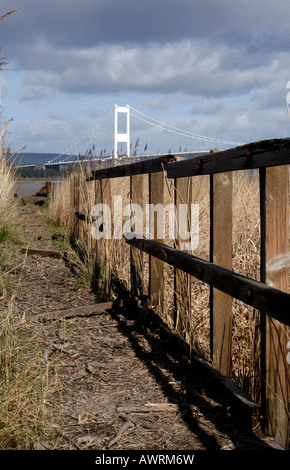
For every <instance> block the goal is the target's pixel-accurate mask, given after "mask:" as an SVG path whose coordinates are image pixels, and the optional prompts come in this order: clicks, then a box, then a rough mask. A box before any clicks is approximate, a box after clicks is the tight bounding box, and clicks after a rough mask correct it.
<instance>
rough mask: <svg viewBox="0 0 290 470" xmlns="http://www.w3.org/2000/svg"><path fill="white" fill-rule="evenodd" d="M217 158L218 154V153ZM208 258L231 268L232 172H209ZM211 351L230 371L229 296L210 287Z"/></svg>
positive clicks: (217, 362) (224, 371) (215, 363)
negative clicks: (213, 173) (209, 216)
mask: <svg viewBox="0 0 290 470" xmlns="http://www.w3.org/2000/svg"><path fill="white" fill-rule="evenodd" d="M217 158H218V157H217ZM210 206H211V207H210V209H211V221H210V225H211V227H210V231H211V234H210V260H211V262H213V263H215V264H218V265H219V266H222V267H223V268H227V269H230V270H231V269H232V173H231V172H226V173H218V174H215V175H211V176H210ZM210 316H211V318H210V320H211V355H212V361H213V366H214V367H215V368H216V369H217V370H218V371H219V372H221V373H222V374H223V375H225V376H227V377H229V376H230V373H231V345H232V298H231V297H230V296H229V295H227V294H225V293H223V292H221V291H219V290H217V289H214V288H212V287H211V289H210Z"/></svg>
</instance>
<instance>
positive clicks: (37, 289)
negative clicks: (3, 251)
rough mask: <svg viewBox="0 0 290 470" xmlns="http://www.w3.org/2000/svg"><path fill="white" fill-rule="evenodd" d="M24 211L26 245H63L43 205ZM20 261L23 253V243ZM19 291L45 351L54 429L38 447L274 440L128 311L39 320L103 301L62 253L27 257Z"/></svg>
mask: <svg viewBox="0 0 290 470" xmlns="http://www.w3.org/2000/svg"><path fill="white" fill-rule="evenodd" d="M24 209H25V210H24V211H23V213H22V214H21V217H20V221H21V225H22V234H23V236H22V238H23V241H24V246H26V245H27V246H30V247H33V248H46V249H51V248H57V242H56V241H54V240H53V239H52V234H53V232H52V229H51V227H49V226H48V225H47V224H46V222H45V220H44V216H43V214H41V212H40V211H38V209H35V208H32V209H31V208H30V206H25V207H24ZM15 257H16V260H18V261H19V262H21V260H22V261H23V258H24V254H23V253H21V250H20V249H19V252H18V253H15ZM21 276H22V277H21V283H20V287H19V290H18V293H17V306H18V310H19V313H20V314H21V316H22V318H23V327H24V328H25V334H26V335H27V338H29V340H30V341H31V344H32V345H33V348H32V349H33V351H34V354H35V355H36V358H37V356H38V357H40V360H41V364H42V366H43V371H44V377H45V385H46V389H47V392H46V393H47V399H46V408H47V419H48V425H49V426H48V427H49V429H50V431H51V434H50V435H47V437H44V438H43V437H41V438H40V441H39V442H37V443H35V449H51V450H52V449H57V450H77V449H80V450H83V449H88V450H107V449H109V450H219V449H220V450H221V449H225V450H232V449H240V450H243V449H245V450H249V449H269V448H271V447H272V445H273V443H272V441H271V440H269V439H266V438H265V437H263V435H262V434H261V432H260V430H259V427H257V429H256V430H255V432H253V431H252V430H249V429H247V428H246V427H245V426H243V425H241V424H239V422H238V421H236V420H235V419H234V418H233V417H232V416H231V414H230V412H229V409H228V408H227V406H226V405H225V404H223V403H222V402H221V401H220V400H219V399H218V397H216V399H213V398H209V397H207V396H206V395H205V394H204V393H203V391H202V389H201V388H200V383H199V380H198V377H194V375H193V374H192V372H191V376H190V377H189V374H188V368H187V362H186V360H183V361H181V362H179V361H177V360H176V359H174V358H173V357H171V356H170V354H169V353H168V352H167V351H166V350H165V349H164V350H162V349H161V348H160V341H159V338H158V335H157V334H155V333H154V332H152V331H150V330H149V329H147V328H141V327H140V328H139V327H138V325H136V324H135V322H134V321H132V318H131V319H130V318H129V319H128V317H127V316H125V315H124V314H122V312H121V313H116V312H113V311H111V310H110V309H109V310H105V309H103V310H102V311H100V312H98V313H92V314H91V315H87V316H79V317H78V316H72V317H71V318H60V319H46V320H45V321H44V320H42V321H40V320H37V321H36V320H34V321H32V320H33V318H35V316H36V315H39V314H43V313H48V312H53V311H59V310H62V309H72V308H77V307H81V306H86V305H92V304H93V303H94V302H95V297H94V294H93V292H91V291H90V290H89V289H88V288H84V287H79V285H78V282H77V278H76V277H75V276H74V274H73V272H72V270H71V269H70V266H69V265H68V264H67V263H66V262H65V261H64V260H63V259H55V258H49V257H47V258H45V257H40V256H38V255H28V256H27V258H26V262H25V265H24V270H23V272H22V275H21Z"/></svg>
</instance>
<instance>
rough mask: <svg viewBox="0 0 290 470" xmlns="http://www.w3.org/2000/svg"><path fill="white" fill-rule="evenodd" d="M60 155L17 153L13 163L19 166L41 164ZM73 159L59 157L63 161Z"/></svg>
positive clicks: (66, 156)
mask: <svg viewBox="0 0 290 470" xmlns="http://www.w3.org/2000/svg"><path fill="white" fill-rule="evenodd" d="M59 155H60V154H59V153H30V152H27V153H19V154H18V155H17V156H16V158H15V157H13V159H14V158H15V163H16V164H17V165H18V164H21V165H35V164H43V163H47V162H49V161H52V160H54V159H56V158H57V157H58V156H59ZM68 157H69V158H70V159H72V160H73V159H75V158H76V156H75V155H71V156H69V155H61V159H62V160H65V159H66V158H68Z"/></svg>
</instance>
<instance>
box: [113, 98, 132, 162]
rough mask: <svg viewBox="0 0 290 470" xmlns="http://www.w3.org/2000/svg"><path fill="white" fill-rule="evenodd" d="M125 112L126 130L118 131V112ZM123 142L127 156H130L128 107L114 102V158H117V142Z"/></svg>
mask: <svg viewBox="0 0 290 470" xmlns="http://www.w3.org/2000/svg"><path fill="white" fill-rule="evenodd" d="M119 113H126V115H127V116H126V132H124V133H119V132H118V114H119ZM119 142H125V143H126V146H127V149H126V150H127V151H126V153H127V157H130V107H129V106H128V105H127V106H118V105H117V104H115V140H114V158H118V143H119Z"/></svg>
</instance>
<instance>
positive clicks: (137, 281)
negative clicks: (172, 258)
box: [130, 175, 144, 295]
mask: <svg viewBox="0 0 290 470" xmlns="http://www.w3.org/2000/svg"><path fill="white" fill-rule="evenodd" d="M130 200H131V204H138V206H140V208H142V223H141V224H140V226H142V227H143V223H144V218H143V211H144V175H134V176H131V177H130ZM132 231H133V232H135V233H138V235H142V236H144V232H142V233H139V231H138V227H132ZM130 262H131V292H132V294H133V295H142V294H143V275H144V253H143V251H141V250H139V249H138V248H135V247H132V246H131V247H130Z"/></svg>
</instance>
